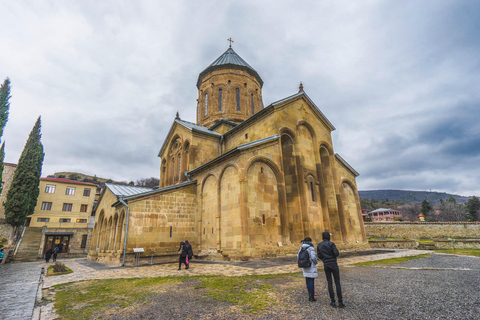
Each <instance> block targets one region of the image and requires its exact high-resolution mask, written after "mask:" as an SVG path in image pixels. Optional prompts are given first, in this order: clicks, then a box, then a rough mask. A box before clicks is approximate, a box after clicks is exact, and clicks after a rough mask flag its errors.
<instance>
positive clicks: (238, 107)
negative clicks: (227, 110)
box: [235, 88, 240, 111]
mask: <svg viewBox="0 0 480 320" xmlns="http://www.w3.org/2000/svg"><path fill="white" fill-rule="evenodd" d="M235 94H236V97H237V110H238V111H240V89H238V88H237V89H235Z"/></svg>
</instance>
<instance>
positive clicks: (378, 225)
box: [365, 222, 480, 239]
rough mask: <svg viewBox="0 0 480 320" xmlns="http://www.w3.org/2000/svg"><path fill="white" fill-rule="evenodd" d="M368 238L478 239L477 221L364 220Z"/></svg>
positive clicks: (478, 227)
mask: <svg viewBox="0 0 480 320" xmlns="http://www.w3.org/2000/svg"><path fill="white" fill-rule="evenodd" d="M365 233H366V234H367V237H370V238H405V239H422V238H423V239H446V238H454V239H478V238H480V223H478V222H365Z"/></svg>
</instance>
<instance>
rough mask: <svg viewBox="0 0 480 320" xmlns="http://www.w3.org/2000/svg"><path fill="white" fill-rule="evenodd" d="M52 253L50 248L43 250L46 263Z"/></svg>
mask: <svg viewBox="0 0 480 320" xmlns="http://www.w3.org/2000/svg"><path fill="white" fill-rule="evenodd" d="M52 254H53V250H52V248H49V249H48V250H47V252H45V261H46V262H47V263H49V262H50V258H51V257H52Z"/></svg>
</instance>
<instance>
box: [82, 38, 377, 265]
mask: <svg viewBox="0 0 480 320" xmlns="http://www.w3.org/2000/svg"><path fill="white" fill-rule="evenodd" d="M262 86H263V80H262V78H261V77H260V75H259V74H258V73H257V71H255V69H253V68H252V67H251V66H250V65H249V64H248V63H247V62H246V61H245V60H243V59H242V58H241V57H240V56H239V55H238V54H237V53H236V52H235V51H234V50H233V49H232V48H231V47H230V48H228V50H227V51H225V52H224V53H223V54H222V55H221V56H220V57H219V58H218V59H216V60H215V61H214V62H213V63H212V64H210V65H209V66H208V67H207V68H206V69H205V70H203V71H202V72H201V73H200V75H199V76H198V81H197V88H198V99H197V110H196V111H197V118H196V119H197V120H196V123H191V122H188V121H184V120H182V119H180V117H179V115H178V113H177V116H176V118H175V119H174V121H173V124H172V126H171V128H170V131H169V132H168V135H167V137H166V138H165V142H164V143H163V145H162V147H161V149H160V151H159V153H158V156H159V157H160V159H161V165H160V185H159V187H158V188H156V189H145V188H136V187H128V186H118V185H111V184H110V185H109V184H107V186H106V187H105V189H104V191H103V192H102V195H101V197H100V200H99V203H98V205H97V207H96V209H95V216H96V219H95V227H94V231H93V238H92V242H91V243H92V247H91V249H90V252H89V259H91V260H96V261H99V262H102V263H108V264H115V265H123V264H131V263H133V256H134V254H133V249H134V248H143V249H144V253H143V254H142V257H144V258H148V259H150V258H151V257H153V258H152V259H154V260H155V261H165V260H172V258H173V257H175V258H176V257H177V255H178V254H177V250H178V247H179V243H180V242H181V241H184V240H189V241H190V242H191V243H192V245H193V248H194V251H195V254H197V255H198V257H199V258H203V259H212V260H248V259H254V258H265V257H278V256H286V255H291V254H296V252H297V251H298V248H299V245H300V241H301V240H302V239H304V238H305V237H306V236H309V237H311V238H312V239H313V241H314V242H319V241H321V240H322V239H321V233H322V232H323V231H325V230H326V231H329V232H330V233H331V234H332V240H333V241H335V242H336V243H337V245H338V247H339V248H341V249H344V250H358V249H364V248H367V247H368V244H367V241H366V236H365V231H364V226H363V219H362V215H361V209H360V200H359V197H358V191H357V185H356V181H355V178H356V177H357V176H358V173H357V172H356V171H355V170H354V169H353V168H352V167H351V166H350V165H349V164H348V163H347V162H346V161H345V160H344V159H343V158H342V157H340V155H338V154H335V153H334V149H333V145H332V137H331V132H332V131H333V130H335V127H334V126H333V124H332V123H331V122H330V121H329V120H328V119H327V117H326V116H325V115H324V114H323V113H322V112H321V111H320V109H319V108H318V107H317V106H316V105H315V103H314V102H313V101H312V100H311V99H310V98H309V97H308V95H307V94H306V93H305V92H304V90H303V87H302V85H301V84H300V88H299V91H298V92H297V93H295V94H293V95H290V96H288V97H286V98H284V99H281V100H279V101H276V102H273V103H271V104H270V105H268V106H267V107H264V105H263V99H262Z"/></svg>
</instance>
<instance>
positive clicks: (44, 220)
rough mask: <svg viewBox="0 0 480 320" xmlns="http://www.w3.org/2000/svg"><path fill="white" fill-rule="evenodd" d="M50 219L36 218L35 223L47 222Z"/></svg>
mask: <svg viewBox="0 0 480 320" xmlns="http://www.w3.org/2000/svg"><path fill="white" fill-rule="evenodd" d="M49 221H50V218H37V222H49Z"/></svg>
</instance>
